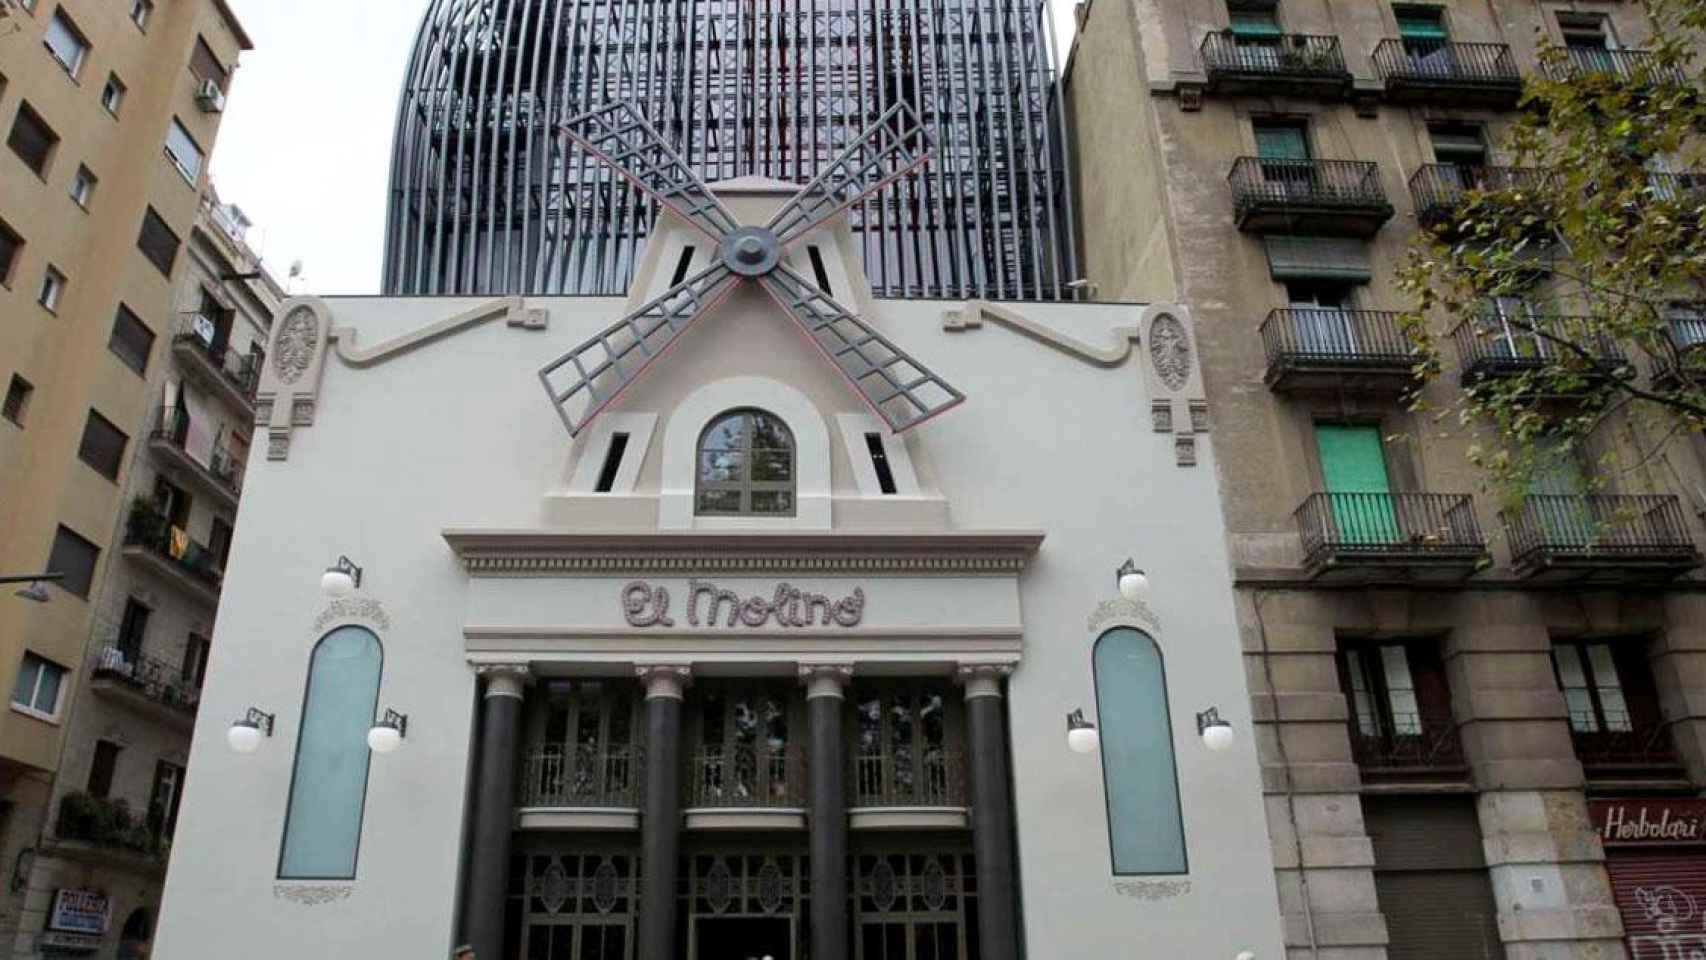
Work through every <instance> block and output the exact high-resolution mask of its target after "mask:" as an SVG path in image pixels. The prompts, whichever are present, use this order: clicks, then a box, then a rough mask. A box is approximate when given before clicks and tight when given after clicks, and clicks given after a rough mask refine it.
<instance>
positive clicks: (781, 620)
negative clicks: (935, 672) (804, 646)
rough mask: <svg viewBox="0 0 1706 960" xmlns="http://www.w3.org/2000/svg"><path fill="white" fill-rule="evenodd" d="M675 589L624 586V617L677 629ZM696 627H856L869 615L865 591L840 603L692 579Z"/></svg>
mask: <svg viewBox="0 0 1706 960" xmlns="http://www.w3.org/2000/svg"><path fill="white" fill-rule="evenodd" d="M670 600H671V597H670V593H669V588H668V587H664V586H659V585H656V584H651V583H647V582H645V581H643V580H636V581H634V582H632V583H629V584H626V585H624V586H623V587H622V616H623V617H624V618H625V619H626V620H627V621H628V625H629V626H631V627H673V626H675V618H674V617H672V616H671V615H670ZM686 607H687V625H688V626H690V627H697V626H701V625H703V626H707V627H717V626H727V627H736V626H742V627H762V626H766V625H768V624H772V623H774V624H775V625H776V626H778V627H828V626H837V627H856V626H858V625H859V621H860V620H862V619H864V616H865V591H864V590H862V589H860V588H859V587H854V588H853V592H852V593H851V594H849V595H847V596H845V597H842V598H840V599H834V598H831V597H827V596H825V595H823V594H821V593H811V592H810V591H806V590H799V589H796V588H795V587H794V586H793V585H792V584H788V583H778V584H777V585H776V589H775V591H774V592H773V593H771V594H769V595H763V594H755V595H752V596H746V597H743V596H741V595H740V594H738V593H736V592H735V591H733V590H725V589H722V588H721V587H718V586H717V585H716V584H714V583H709V582H707V581H704V580H688V581H687V603H686Z"/></svg>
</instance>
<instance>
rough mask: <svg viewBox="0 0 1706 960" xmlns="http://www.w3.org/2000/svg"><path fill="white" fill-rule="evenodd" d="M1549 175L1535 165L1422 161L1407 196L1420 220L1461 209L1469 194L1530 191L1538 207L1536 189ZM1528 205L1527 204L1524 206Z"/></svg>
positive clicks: (1438, 218) (1446, 216)
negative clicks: (1480, 165)
mask: <svg viewBox="0 0 1706 960" xmlns="http://www.w3.org/2000/svg"><path fill="white" fill-rule="evenodd" d="M1550 176H1551V174H1550V173H1548V172H1547V171H1545V170H1541V169H1539V168H1536V167H1498V166H1482V167H1476V166H1465V165H1462V164H1455V163H1430V164H1425V165H1424V166H1423V167H1422V168H1421V169H1420V170H1417V171H1416V172H1415V174H1414V175H1413V176H1411V177H1410V199H1411V201H1413V202H1414V203H1415V205H1416V216H1417V217H1418V218H1420V219H1421V221H1422V222H1423V223H1428V224H1433V223H1438V222H1440V221H1442V220H1447V219H1449V218H1450V217H1452V216H1453V215H1455V214H1456V213H1457V212H1458V211H1459V210H1461V209H1462V207H1463V204H1464V202H1465V201H1466V200H1468V199H1469V197H1470V195H1471V194H1472V193H1479V194H1493V193H1497V194H1516V193H1519V192H1522V191H1528V192H1530V193H1532V203H1533V205H1534V206H1536V207H1538V205H1539V203H1540V200H1541V198H1540V195H1539V192H1538V191H1540V190H1541V189H1542V188H1544V187H1545V186H1546V184H1547V180H1548V178H1549V177H1550ZM1524 208H1525V209H1526V208H1527V205H1525V206H1524Z"/></svg>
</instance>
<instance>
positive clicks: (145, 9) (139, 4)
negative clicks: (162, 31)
mask: <svg viewBox="0 0 1706 960" xmlns="http://www.w3.org/2000/svg"><path fill="white" fill-rule="evenodd" d="M152 16H154V3H153V0H131V4H130V22H131V23H134V24H136V29H138V30H147V29H148V18H149V17H152Z"/></svg>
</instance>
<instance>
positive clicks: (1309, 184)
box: [1227, 157, 1389, 218]
mask: <svg viewBox="0 0 1706 960" xmlns="http://www.w3.org/2000/svg"><path fill="white" fill-rule="evenodd" d="M1227 181H1228V182H1229V183H1231V184H1232V205H1233V208H1234V212H1235V213H1236V214H1237V216H1238V217H1240V218H1242V217H1243V216H1244V214H1245V213H1247V212H1249V211H1250V210H1252V209H1254V208H1257V207H1265V206H1276V205H1277V206H1313V207H1341V208H1345V209H1388V208H1389V204H1388V202H1387V199H1386V188H1385V187H1384V186H1382V185H1381V183H1380V165H1379V164H1376V163H1369V162H1367V161H1363V160H1282V159H1277V158H1273V157H1239V158H1238V160H1237V162H1235V163H1234V164H1233V165H1232V172H1231V173H1230V174H1229V175H1228V176H1227Z"/></svg>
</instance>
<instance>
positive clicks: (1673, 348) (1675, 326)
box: [1653, 314, 1706, 390]
mask: <svg viewBox="0 0 1706 960" xmlns="http://www.w3.org/2000/svg"><path fill="white" fill-rule="evenodd" d="M1653 382H1654V384H1656V385H1657V386H1659V387H1662V388H1664V389H1667V390H1674V389H1677V388H1679V387H1682V386H1684V385H1685V384H1686V383H1693V384H1699V383H1706V314H1701V315H1696V316H1688V317H1683V318H1679V319H1675V320H1672V321H1671V322H1670V324H1669V326H1668V328H1667V329H1666V330H1665V338H1664V346H1663V348H1661V352H1660V353H1659V355H1658V357H1657V358H1655V359H1654V361H1653Z"/></svg>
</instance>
